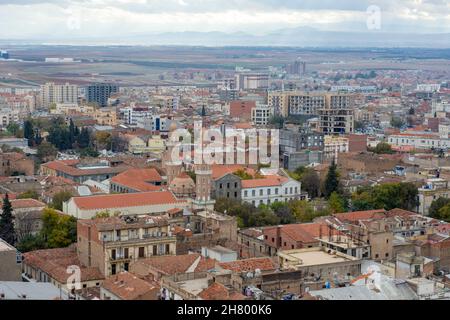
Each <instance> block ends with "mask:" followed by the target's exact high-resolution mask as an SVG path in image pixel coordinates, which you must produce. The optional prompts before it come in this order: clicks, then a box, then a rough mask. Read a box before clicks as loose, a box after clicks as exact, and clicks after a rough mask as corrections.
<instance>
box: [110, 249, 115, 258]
mask: <svg viewBox="0 0 450 320" xmlns="http://www.w3.org/2000/svg"><path fill="white" fill-rule="evenodd" d="M111 259H112V260H116V249H112V250H111Z"/></svg>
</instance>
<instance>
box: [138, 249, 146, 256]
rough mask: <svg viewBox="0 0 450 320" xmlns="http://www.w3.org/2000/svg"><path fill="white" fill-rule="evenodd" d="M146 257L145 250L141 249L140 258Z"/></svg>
mask: <svg viewBox="0 0 450 320" xmlns="http://www.w3.org/2000/svg"><path fill="white" fill-rule="evenodd" d="M144 256H145V248H144V247H139V258H144Z"/></svg>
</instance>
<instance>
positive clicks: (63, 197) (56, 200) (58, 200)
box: [50, 190, 73, 211]
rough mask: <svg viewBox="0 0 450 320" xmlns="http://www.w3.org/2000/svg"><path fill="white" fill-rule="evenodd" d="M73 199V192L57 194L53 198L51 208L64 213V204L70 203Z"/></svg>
mask: <svg viewBox="0 0 450 320" xmlns="http://www.w3.org/2000/svg"><path fill="white" fill-rule="evenodd" d="M72 197H73V194H72V192H70V191H68V190H63V191H60V192H58V193H55V195H54V196H53V199H52V202H51V205H50V207H51V208H53V209H56V210H59V211H62V209H63V208H62V206H63V202H66V201H68V200H69V199H70V198H72Z"/></svg>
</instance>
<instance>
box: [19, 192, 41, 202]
mask: <svg viewBox="0 0 450 320" xmlns="http://www.w3.org/2000/svg"><path fill="white" fill-rule="evenodd" d="M17 199H36V200H38V199H39V194H38V193H37V192H36V191H35V190H28V191H25V192H22V193H21V194H19V196H18V197H17Z"/></svg>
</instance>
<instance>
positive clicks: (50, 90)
mask: <svg viewBox="0 0 450 320" xmlns="http://www.w3.org/2000/svg"><path fill="white" fill-rule="evenodd" d="M41 103H42V106H43V107H46V108H48V107H50V105H51V104H53V103H68V104H77V103H78V86H77V85H73V84H69V83H66V84H55V83H53V82H49V83H46V84H44V85H43V86H41Z"/></svg>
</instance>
